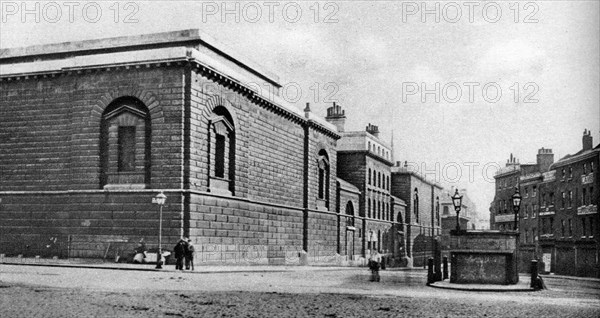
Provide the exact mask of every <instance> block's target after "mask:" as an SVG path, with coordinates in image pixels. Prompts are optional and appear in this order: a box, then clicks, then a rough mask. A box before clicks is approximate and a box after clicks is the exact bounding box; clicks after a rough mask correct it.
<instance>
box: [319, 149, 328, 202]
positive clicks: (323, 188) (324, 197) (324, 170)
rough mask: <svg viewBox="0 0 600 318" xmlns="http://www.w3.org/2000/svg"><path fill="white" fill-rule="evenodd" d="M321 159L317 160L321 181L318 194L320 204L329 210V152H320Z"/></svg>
mask: <svg viewBox="0 0 600 318" xmlns="http://www.w3.org/2000/svg"><path fill="white" fill-rule="evenodd" d="M318 155H319V158H318V160H317V167H318V170H319V171H318V180H319V186H318V193H317V198H318V199H319V200H321V202H320V203H319V204H323V203H324V207H325V208H329V178H330V176H329V173H330V168H329V156H328V155H327V152H326V151H325V150H323V149H322V150H320V151H319V154H318Z"/></svg>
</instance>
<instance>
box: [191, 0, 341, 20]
mask: <svg viewBox="0 0 600 318" xmlns="http://www.w3.org/2000/svg"><path fill="white" fill-rule="evenodd" d="M201 10H202V22H203V23H207V22H221V23H232V22H233V23H241V22H246V23H259V22H268V23H275V22H281V21H284V22H287V23H296V22H299V21H301V20H303V19H304V20H306V22H310V21H312V22H314V23H338V22H339V20H338V15H337V14H338V12H339V10H340V7H339V5H338V4H337V3H335V2H321V1H316V2H309V1H298V2H294V1H290V2H279V1H265V2H253V1H220V2H213V1H203V2H202V9H201Z"/></svg>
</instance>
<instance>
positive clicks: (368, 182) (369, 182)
mask: <svg viewBox="0 0 600 318" xmlns="http://www.w3.org/2000/svg"><path fill="white" fill-rule="evenodd" d="M367 180H368V181H367V184H368V185H371V168H369V179H367Z"/></svg>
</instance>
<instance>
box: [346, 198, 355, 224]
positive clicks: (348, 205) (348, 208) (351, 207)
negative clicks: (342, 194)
mask: <svg viewBox="0 0 600 318" xmlns="http://www.w3.org/2000/svg"><path fill="white" fill-rule="evenodd" d="M346 215H348V217H347V218H346V225H347V226H354V205H353V204H352V201H348V203H346Z"/></svg>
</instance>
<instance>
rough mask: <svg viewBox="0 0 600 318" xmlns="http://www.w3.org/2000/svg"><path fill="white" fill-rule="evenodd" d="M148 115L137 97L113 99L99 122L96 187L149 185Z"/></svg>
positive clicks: (149, 130)
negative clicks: (98, 181) (97, 183)
mask: <svg viewBox="0 0 600 318" xmlns="http://www.w3.org/2000/svg"><path fill="white" fill-rule="evenodd" d="M150 136H151V129H150V112H149V111H148V108H147V107H146V106H145V105H144V104H143V103H142V102H141V101H140V100H138V99H137V98H133V97H121V98H118V99H116V100H114V101H113V102H112V103H110V105H108V107H106V109H105V110H104V113H103V114H102V119H101V123H100V165H101V167H100V186H102V187H104V186H110V185H119V184H121V185H127V186H128V187H130V186H132V185H133V186H135V187H147V185H148V184H149V183H150Z"/></svg>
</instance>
